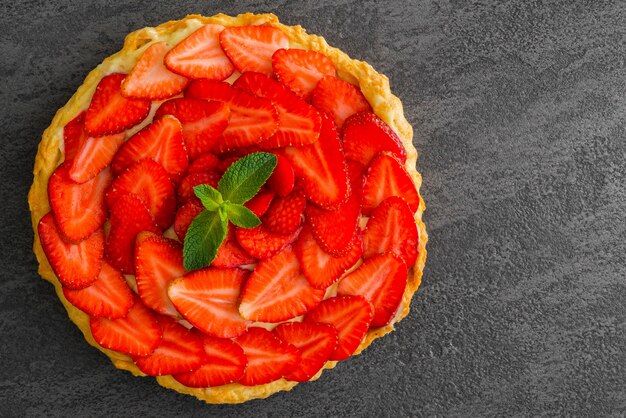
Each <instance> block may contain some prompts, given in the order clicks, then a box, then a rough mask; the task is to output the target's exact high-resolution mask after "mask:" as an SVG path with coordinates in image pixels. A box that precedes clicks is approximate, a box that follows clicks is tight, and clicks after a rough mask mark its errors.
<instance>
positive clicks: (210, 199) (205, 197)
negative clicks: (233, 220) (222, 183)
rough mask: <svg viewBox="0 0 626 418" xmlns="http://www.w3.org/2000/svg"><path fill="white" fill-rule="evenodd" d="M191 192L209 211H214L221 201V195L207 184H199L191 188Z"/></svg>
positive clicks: (222, 201)
mask: <svg viewBox="0 0 626 418" xmlns="http://www.w3.org/2000/svg"><path fill="white" fill-rule="evenodd" d="M193 192H194V193H195V195H196V196H197V197H198V199H200V201H201V202H202V205H204V207H205V208H206V210H209V211H216V210H217V209H218V208H219V207H220V206H221V205H222V204H223V203H224V199H222V195H221V194H220V192H218V191H217V190H216V189H214V188H213V187H211V186H209V185H208V184H199V185H197V186H195V187H194V188H193Z"/></svg>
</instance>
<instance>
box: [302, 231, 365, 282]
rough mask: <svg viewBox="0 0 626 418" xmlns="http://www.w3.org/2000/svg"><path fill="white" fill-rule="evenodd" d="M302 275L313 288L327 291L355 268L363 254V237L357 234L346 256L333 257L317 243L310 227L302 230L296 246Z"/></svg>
mask: <svg viewBox="0 0 626 418" xmlns="http://www.w3.org/2000/svg"><path fill="white" fill-rule="evenodd" d="M295 250H296V254H297V256H298V260H299V261H300V268H301V269H302V273H303V274H304V276H305V277H306V278H307V280H308V281H309V283H310V284H311V286H313V287H315V288H317V289H326V288H327V287H328V286H330V285H331V284H333V283H335V282H336V281H337V280H338V279H339V277H341V275H343V274H344V273H345V272H346V270H348V269H349V268H350V267H352V266H354V265H355V264H356V262H357V261H358V260H359V259H360V258H361V254H362V253H363V243H362V242H361V235H360V234H356V235H355V236H354V239H353V240H352V243H350V246H349V250H348V252H346V254H345V255H342V256H339V257H333V256H332V255H330V254H328V253H326V252H325V251H324V250H323V249H322V248H321V247H320V245H319V244H318V243H317V241H316V240H315V238H314V237H313V233H312V232H311V228H310V227H309V226H305V227H304V228H302V232H300V236H299V237H298V241H296V245H295Z"/></svg>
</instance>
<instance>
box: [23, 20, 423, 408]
mask: <svg viewBox="0 0 626 418" xmlns="http://www.w3.org/2000/svg"><path fill="white" fill-rule="evenodd" d="M207 23H218V24H221V25H223V26H226V27H228V26H243V25H268V26H273V27H277V28H279V29H281V30H282V31H283V32H284V33H285V34H286V35H287V36H288V38H289V42H290V47H291V48H301V49H310V50H314V51H318V52H321V53H323V54H325V55H326V56H328V57H329V58H330V59H331V60H332V62H333V63H334V65H335V67H336V68H337V73H338V76H339V77H340V78H341V79H343V80H346V81H348V82H350V83H353V84H356V85H358V86H359V87H360V88H361V91H362V92H363V94H364V95H365V97H366V98H367V100H368V101H369V103H370V104H371V106H372V108H373V110H374V112H375V113H376V114H377V115H378V116H379V117H380V118H381V119H383V120H384V121H385V122H386V123H387V124H388V125H389V126H391V128H393V130H394V131H395V132H396V133H397V134H398V136H399V137H400V139H401V140H402V143H403V145H404V148H405V149H406V153H407V160H406V165H405V168H406V169H407V171H408V172H409V174H410V175H411V178H412V179H413V182H414V183H415V187H416V188H417V190H418V193H419V189H420V186H421V183H422V177H421V175H420V173H418V172H417V171H416V169H415V164H416V161H417V151H416V149H415V147H414V146H413V143H412V138H413V129H412V127H411V125H410V124H409V123H408V121H407V120H406V118H405V117H404V113H403V110H402V103H401V101H400V99H398V98H397V97H396V96H394V95H393V94H392V93H391V90H390V88H389V80H388V79H387V77H386V76H384V75H382V74H379V73H378V72H376V71H375V70H374V69H373V68H372V66H371V65H369V64H368V63H366V62H363V61H358V60H354V59H351V58H350V57H349V56H348V55H347V54H345V53H344V52H342V51H340V50H339V49H337V48H333V47H331V46H329V45H328V44H327V43H326V40H325V39H324V38H323V37H321V36H317V35H310V34H307V33H306V31H305V30H304V29H303V28H302V27H300V26H286V25H283V24H281V23H279V21H278V18H277V17H276V16H275V15H273V14H253V13H245V14H241V15H238V16H235V17H232V16H228V15H224V14H218V15H215V16H212V17H205V16H201V15H189V16H187V17H185V18H184V19H182V20H177V21H170V22H167V23H163V24H161V25H159V26H157V27H155V28H144V29H140V30H137V31H135V32H132V33H130V34H129V35H128V36H127V37H126V39H125V41H124V47H123V48H122V50H121V51H119V52H118V53H116V54H114V55H112V56H110V57H108V58H106V59H105V60H104V61H103V62H102V63H101V64H100V65H98V67H96V68H95V69H94V70H93V71H91V72H90V73H89V75H88V76H87V78H86V79H85V81H84V82H83V84H82V85H81V86H80V87H79V88H78V90H77V91H76V93H74V95H73V96H72V97H71V98H70V100H69V101H68V102H67V103H66V104H65V106H63V107H62V108H61V109H59V110H58V111H57V113H56V115H55V116H54V118H53V120H52V123H51V124H50V126H49V127H48V128H47V129H46V130H45V131H44V133H43V136H42V139H41V142H40V143H39V148H38V153H37V156H36V157H35V167H34V170H33V174H34V179H33V184H32V186H31V189H30V192H29V195H28V203H29V206H30V211H31V218H32V226H33V230H34V233H35V240H34V245H33V250H34V252H35V254H36V256H37V259H38V261H39V274H40V275H41V276H42V277H43V278H44V279H45V280H47V281H49V282H50V283H52V284H53V285H54V289H55V291H56V293H57V296H58V297H59V299H60V300H61V302H62V303H63V305H64V306H65V309H66V310H67V313H68V315H69V317H70V319H71V320H72V321H73V322H74V323H75V324H76V325H77V326H78V327H79V328H80V330H81V331H82V332H83V335H84V336H85V339H86V340H87V342H88V343H89V344H91V345H92V346H94V347H96V348H97V349H98V350H100V351H102V352H103V353H104V354H106V355H107V356H108V357H109V358H110V359H111V361H112V362H113V364H114V365H115V367H117V368H119V369H124V370H128V371H130V372H131V373H132V374H133V375H135V376H145V375H144V374H143V373H142V372H141V371H140V370H139V369H138V368H137V366H135V364H134V363H133V361H132V359H131V358H130V357H129V356H126V355H124V354H121V353H118V352H115V351H111V350H108V349H106V348H103V347H101V346H100V345H98V344H97V343H96V341H95V340H94V338H93V336H92V335H91V331H90V328H89V316H88V315H87V314H85V313H83V312H82V311H80V310H79V309H78V308H76V307H74V306H73V305H72V304H71V303H70V302H68V301H67V299H65V297H64V296H63V291H62V287H61V283H60V282H59V280H58V279H57V277H56V276H55V274H54V272H53V271H52V268H51V267H50V264H49V263H48V260H47V258H46V256H45V254H44V252H43V249H42V247H41V244H40V242H39V235H38V233H37V224H38V222H39V220H40V219H41V218H42V217H43V215H45V214H46V213H47V212H48V211H50V204H49V202H48V193H47V186H48V179H49V178H50V175H51V174H52V172H53V171H54V170H55V168H56V167H57V166H58V165H59V164H61V163H62V162H63V158H64V154H63V126H65V124H67V123H68V122H69V121H70V120H72V119H73V118H74V117H75V116H76V115H78V114H79V113H80V112H81V111H83V110H85V109H86V108H87V107H88V106H89V102H90V100H91V97H92V95H93V92H94V90H95V88H96V85H97V84H98V82H99V81H100V80H101V79H102V77H104V76H105V75H107V74H109V73H112V72H125V73H127V72H129V71H130V70H131V69H132V67H133V66H134V65H135V62H136V61H137V60H138V59H139V57H140V56H141V54H142V53H143V51H144V50H145V49H146V48H147V47H148V46H149V45H150V44H152V43H154V42H159V41H166V42H169V43H170V44H171V45H173V44H176V43H178V42H179V41H181V40H182V39H184V38H185V37H187V36H188V35H189V34H190V33H192V32H193V31H195V30H196V29H197V28H199V27H200V26H202V25H204V24H207ZM148 119H149V118H148ZM144 124H145V123H144ZM142 125H143V124H142ZM135 129H136V130H138V129H139V127H135ZM425 208H426V206H425V205H424V200H423V199H422V197H421V195H420V203H419V207H418V209H417V213H416V214H415V222H416V224H417V228H418V232H419V252H418V257H417V261H416V262H415V265H414V266H413V267H411V269H409V276H408V284H407V287H406V290H405V292H404V296H403V298H402V302H401V305H400V307H399V309H398V313H397V314H396V317H395V321H394V323H397V322H398V321H400V320H401V319H402V318H404V317H405V316H406V315H407V314H408V313H409V305H410V302H411V298H412V297H413V294H414V293H415V292H416V291H417V288H418V287H419V285H420V282H421V278H422V272H423V269H424V263H425V261H426V242H427V240H428V235H427V233H426V228H425V226H424V223H423V222H422V213H423V212H424V210H425ZM393 330H394V324H393V323H392V324H389V325H387V326H385V327H382V328H378V329H375V330H370V331H368V333H367V335H366V336H365V338H364V339H363V341H362V342H361V345H360V346H359V347H358V349H357V350H356V352H355V353H354V354H358V353H360V352H361V351H363V350H364V349H365V348H367V347H368V346H369V345H370V344H371V343H372V342H373V341H374V340H375V339H376V338H380V337H382V336H383V335H385V334H387V333H389V332H391V331H393ZM336 363H337V362H335V361H329V362H327V363H326V365H325V366H324V368H323V369H322V370H320V372H319V373H317V375H315V376H314V377H313V378H312V379H311V380H315V379H317V378H318V377H319V376H320V375H321V373H322V372H323V370H324V369H330V368H333V367H335V365H336ZM156 380H157V382H158V383H159V384H160V385H161V386H164V387H167V388H170V389H174V390H176V391H178V392H181V393H186V394H190V395H193V396H195V397H197V398H199V399H201V400H203V401H205V402H207V403H241V402H245V401H247V400H250V399H255V398H266V397H268V396H270V395H272V394H274V393H276V392H279V391H283V390H285V391H286V390H291V389H292V388H293V387H294V386H295V385H296V384H297V382H291V381H287V380H285V379H279V380H276V381H274V382H271V383H268V384H264V385H257V386H243V385H241V384H239V383H232V384H228V385H224V386H219V387H212V388H206V389H197V388H189V387H187V386H184V385H182V384H181V383H179V382H178V381H176V380H174V378H172V377H171V376H160V377H156Z"/></svg>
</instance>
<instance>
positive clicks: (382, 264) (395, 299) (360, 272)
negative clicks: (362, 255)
mask: <svg viewBox="0 0 626 418" xmlns="http://www.w3.org/2000/svg"><path fill="white" fill-rule="evenodd" d="M406 280H407V267H406V265H405V264H404V261H402V259H401V258H399V257H396V256H395V255H393V254H378V255H375V256H373V257H371V258H368V259H367V260H365V262H364V263H363V264H361V266H360V267H359V268H358V269H356V270H355V271H353V272H352V273H350V274H348V275H347V276H346V277H344V278H343V279H341V280H340V281H339V286H338V287H337V294H338V295H361V296H363V297H365V299H367V300H369V301H370V303H371V304H372V307H373V308H374V319H372V324H371V326H372V328H377V327H382V326H384V325H387V324H388V323H389V322H390V321H391V319H392V318H393V316H394V315H395V313H396V311H397V310H398V305H399V304H400V301H401V300H402V295H403V294H404V288H405V287H406Z"/></svg>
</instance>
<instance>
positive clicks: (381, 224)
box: [363, 196, 419, 267]
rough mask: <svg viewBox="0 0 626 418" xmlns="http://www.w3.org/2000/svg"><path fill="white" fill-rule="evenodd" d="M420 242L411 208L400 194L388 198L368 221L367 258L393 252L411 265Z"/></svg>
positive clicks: (365, 237)
mask: <svg viewBox="0 0 626 418" xmlns="http://www.w3.org/2000/svg"><path fill="white" fill-rule="evenodd" d="M418 242H419V237H418V235H417V227H416V226H415V219H413V213H412V212H411V209H409V207H408V205H407V204H406V202H405V201H404V200H402V199H400V198H399V197H395V196H392V197H388V198H387V199H385V200H383V202H382V203H381V204H380V205H378V207H377V208H376V209H374V211H373V212H372V216H371V217H370V218H369V220H368V221H367V227H366V228H365V234H363V257H365V258H368V257H371V256H373V255H376V254H382V253H385V252H390V253H392V254H394V255H397V256H398V257H400V258H402V259H403V260H404V262H405V263H406V265H407V267H411V266H412V265H413V264H415V260H416V259H417V245H418Z"/></svg>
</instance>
